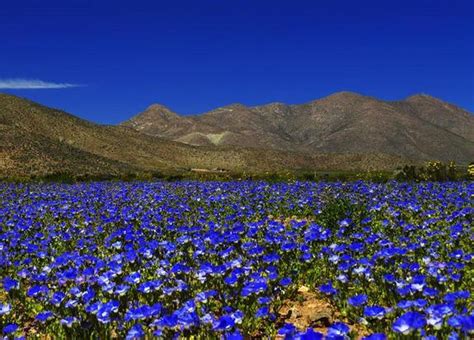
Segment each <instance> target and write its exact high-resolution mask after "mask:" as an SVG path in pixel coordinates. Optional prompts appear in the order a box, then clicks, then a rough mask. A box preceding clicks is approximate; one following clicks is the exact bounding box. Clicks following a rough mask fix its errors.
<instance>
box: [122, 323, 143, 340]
mask: <svg viewBox="0 0 474 340" xmlns="http://www.w3.org/2000/svg"><path fill="white" fill-rule="evenodd" d="M144 336H145V332H144V331H143V326H142V325H141V324H139V323H137V324H135V325H133V326H132V328H130V330H129V331H128V333H127V337H126V339H127V340H132V339H140V338H143V337H144Z"/></svg>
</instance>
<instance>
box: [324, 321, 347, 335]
mask: <svg viewBox="0 0 474 340" xmlns="http://www.w3.org/2000/svg"><path fill="white" fill-rule="evenodd" d="M349 331H350V328H349V326H347V325H346V324H345V323H344V322H336V323H334V324H332V325H331V326H330V327H329V328H328V334H327V335H328V337H338V336H345V335H347V333H349Z"/></svg>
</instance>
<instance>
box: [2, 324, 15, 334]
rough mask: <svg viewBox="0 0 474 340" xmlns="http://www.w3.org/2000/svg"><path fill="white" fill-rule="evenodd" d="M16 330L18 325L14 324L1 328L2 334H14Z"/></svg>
mask: <svg viewBox="0 0 474 340" xmlns="http://www.w3.org/2000/svg"><path fill="white" fill-rule="evenodd" d="M17 329H18V325H17V324H16V323H11V324H8V325H6V326H5V327H3V333H4V334H11V333H15V332H16V331H17Z"/></svg>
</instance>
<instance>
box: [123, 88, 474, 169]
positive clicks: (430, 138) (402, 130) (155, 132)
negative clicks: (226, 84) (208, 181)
mask: <svg viewBox="0 0 474 340" xmlns="http://www.w3.org/2000/svg"><path fill="white" fill-rule="evenodd" d="M122 125H123V126H128V127H132V128H134V129H135V130H137V131H139V132H142V133H145V134H148V135H152V136H159V137H163V138H166V139H171V140H174V141H177V142H182V143H186V144H191V145H207V146H212V145H218V146H222V145H232V146H243V147H252V148H261V149H275V150H285V151H298V152H304V153H312V154H314V153H328V152H329V153H336V154H369V153H370V154H382V153H383V154H391V155H397V156H400V157H404V158H408V159H413V160H430V159H439V160H443V161H448V160H454V161H457V162H460V163H465V162H468V161H472V160H474V116H473V115H472V114H470V113H469V112H467V111H465V110H462V109H461V108H459V107H457V106H455V105H451V104H448V103H445V102H443V101H441V100H439V99H436V98H433V97H430V96H428V95H415V96H411V97H409V98H407V99H405V100H402V101H383V100H379V99H376V98H373V97H367V96H362V95H359V94H356V93H351V92H340V93H336V94H333V95H331V96H328V97H326V98H322V99H318V100H314V101H311V102H309V103H305V104H301V105H287V104H283V103H271V104H268V105H262V106H253V107H248V106H244V105H241V104H232V105H229V106H225V107H222V108H218V109H215V110H212V111H210V112H207V113H204V114H201V115H185V116H184V115H178V114H176V113H175V112H172V111H171V110H169V109H168V108H166V107H165V106H162V105H159V104H155V105H151V106H150V107H148V109H146V110H145V111H144V112H142V113H140V114H138V115H137V116H135V117H133V118H132V119H130V120H128V121H126V122H124V123H123V124H122Z"/></svg>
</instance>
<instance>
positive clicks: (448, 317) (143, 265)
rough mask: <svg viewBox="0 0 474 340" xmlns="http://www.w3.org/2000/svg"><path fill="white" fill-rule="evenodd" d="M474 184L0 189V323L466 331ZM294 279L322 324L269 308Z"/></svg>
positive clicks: (65, 330) (36, 332)
mask: <svg viewBox="0 0 474 340" xmlns="http://www.w3.org/2000/svg"><path fill="white" fill-rule="evenodd" d="M473 195H474V184H473V183H472V182H459V183H420V184H407V183H395V182H389V183H386V184H371V183H367V182H362V181H360V182H352V183H309V182H296V183H290V184H288V183H286V184H268V183H265V182H251V181H248V182H245V181H243V182H204V183H202V182H179V183H166V182H157V183H91V184H75V185H66V184H0V235H1V237H0V282H1V283H0V331H1V332H2V334H3V335H2V336H3V337H5V338H12V339H13V338H31V337H43V338H44V337H46V338H68V339H69V338H75V339H84V338H89V339H91V338H92V339H96V338H101V339H107V338H128V339H139V338H145V337H146V338H152V337H160V338H165V339H168V338H178V337H182V338H195V339H213V338H215V339H219V338H224V339H241V338H250V337H256V338H261V337H265V338H268V337H270V338H274V337H278V338H281V339H283V338H286V339H321V338H325V339H349V338H360V337H364V338H365V339H386V338H387V339H400V338H401V339H403V338H406V339H418V338H423V339H448V338H449V339H458V338H460V339H465V338H470V337H473V336H474V333H473V332H474V314H473V306H474V299H473V286H474V266H473V257H474V247H473V244H474V242H473V240H474V233H473V213H474V208H473ZM301 286H305V287H309V289H311V291H312V292H314V293H315V294H317V295H318V296H319V297H320V298H321V299H323V300H326V301H329V302H330V303H331V305H332V306H334V307H335V308H337V310H338V311H339V312H340V316H341V318H340V320H336V321H334V323H333V324H332V325H330V326H328V327H327V328H326V329H325V330H324V333H325V334H321V333H318V332H317V331H315V330H313V329H312V328H309V329H297V328H296V327H295V326H294V325H293V324H290V323H288V322H287V321H288V320H285V318H283V317H282V316H281V315H280V314H279V313H278V311H279V308H281V306H282V305H283V304H284V301H286V300H291V299H292V298H293V297H294V296H295V293H296V292H297V290H298V288H299V287H301ZM354 325H358V326H359V328H357V329H360V327H363V329H364V330H365V331H364V334H356V331H355V329H356V328H354V327H353V326H354Z"/></svg>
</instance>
